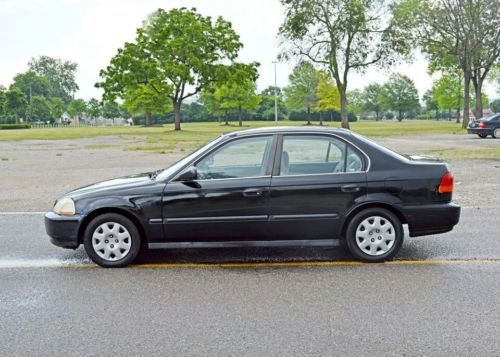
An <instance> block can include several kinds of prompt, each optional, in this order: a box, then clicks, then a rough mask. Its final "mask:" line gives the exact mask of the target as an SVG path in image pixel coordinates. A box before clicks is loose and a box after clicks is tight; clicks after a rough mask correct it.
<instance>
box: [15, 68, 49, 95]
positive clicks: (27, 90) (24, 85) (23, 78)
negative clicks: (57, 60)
mask: <svg viewBox="0 0 500 357" xmlns="http://www.w3.org/2000/svg"><path fill="white" fill-rule="evenodd" d="M10 88H19V89H20V90H21V91H22V92H23V93H24V95H25V97H26V98H30V97H31V98H32V97H34V96H41V97H45V98H49V97H50V96H51V91H52V90H51V85H50V83H49V81H48V80H47V78H45V77H43V76H39V75H37V74H36V73H35V72H34V71H27V72H25V73H19V74H17V75H16V76H15V77H14V82H13V83H12V85H11V86H10Z"/></svg>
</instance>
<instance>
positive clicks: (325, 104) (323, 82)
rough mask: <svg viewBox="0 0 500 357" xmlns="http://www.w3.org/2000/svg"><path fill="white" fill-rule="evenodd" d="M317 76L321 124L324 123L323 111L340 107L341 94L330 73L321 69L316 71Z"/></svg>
mask: <svg viewBox="0 0 500 357" xmlns="http://www.w3.org/2000/svg"><path fill="white" fill-rule="evenodd" d="M316 76H317V78H318V88H317V102H316V111H318V112H319V121H320V125H323V112H328V111H329V112H332V111H338V110H339V109H340V94H339V90H338V89H337V86H336V85H335V82H334V81H332V80H331V79H330V77H329V76H328V73H326V72H325V71H322V70H319V71H317V72H316Z"/></svg>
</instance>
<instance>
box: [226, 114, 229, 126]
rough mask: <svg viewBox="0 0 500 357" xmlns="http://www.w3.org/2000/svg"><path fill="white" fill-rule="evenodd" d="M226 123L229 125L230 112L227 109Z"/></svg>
mask: <svg viewBox="0 0 500 357" xmlns="http://www.w3.org/2000/svg"><path fill="white" fill-rule="evenodd" d="M226 125H229V113H228V111H227V110H226Z"/></svg>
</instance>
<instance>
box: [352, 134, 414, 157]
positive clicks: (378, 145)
mask: <svg viewBox="0 0 500 357" xmlns="http://www.w3.org/2000/svg"><path fill="white" fill-rule="evenodd" d="M352 135H354V136H355V137H357V138H358V139H360V140H362V141H364V142H366V143H367V144H368V145H370V146H373V147H375V148H376V149H378V150H380V151H382V152H383V153H385V154H387V155H389V156H392V157H394V158H396V159H399V160H403V161H407V160H408V159H409V158H408V156H406V155H403V154H400V153H397V152H395V151H393V150H391V149H388V148H386V147H385V146H382V145H380V144H377V143H376V142H375V141H373V140H371V139H368V138H367V137H365V136H363V135H359V134H356V133H354V132H353V133H352Z"/></svg>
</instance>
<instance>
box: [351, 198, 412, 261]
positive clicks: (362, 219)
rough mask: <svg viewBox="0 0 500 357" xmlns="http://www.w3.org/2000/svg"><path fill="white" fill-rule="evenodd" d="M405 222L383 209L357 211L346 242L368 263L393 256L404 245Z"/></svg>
mask: <svg viewBox="0 0 500 357" xmlns="http://www.w3.org/2000/svg"><path fill="white" fill-rule="evenodd" d="M403 238H404V231H403V226H402V224H401V221H400V220H399V219H398V217H397V216H396V215H395V214H393V213H392V212H390V211H388V210H386V209H383V208H369V209H366V210H364V211H361V212H359V213H358V214H356V215H355V216H354V217H353V218H352V219H351V221H350V222H349V226H348V227H347V232H346V241H347V247H348V248H349V251H350V252H351V254H352V255H353V256H354V257H355V258H356V259H359V260H363V261H367V262H383V261H386V260H390V259H392V258H393V257H394V256H395V255H396V253H397V252H398V251H399V249H400V248H401V245H402V244H403Z"/></svg>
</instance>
